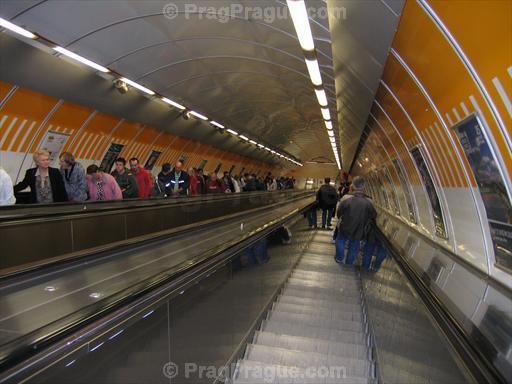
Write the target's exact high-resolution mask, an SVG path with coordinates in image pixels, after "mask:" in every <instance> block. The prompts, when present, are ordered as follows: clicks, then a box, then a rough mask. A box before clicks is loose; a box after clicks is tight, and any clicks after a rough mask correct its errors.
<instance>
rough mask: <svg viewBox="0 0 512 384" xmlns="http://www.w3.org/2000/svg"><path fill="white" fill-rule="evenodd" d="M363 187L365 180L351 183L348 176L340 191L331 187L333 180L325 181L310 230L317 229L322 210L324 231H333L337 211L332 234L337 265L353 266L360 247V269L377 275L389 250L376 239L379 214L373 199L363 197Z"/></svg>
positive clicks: (311, 212)
mask: <svg viewBox="0 0 512 384" xmlns="http://www.w3.org/2000/svg"><path fill="white" fill-rule="evenodd" d="M364 187H365V179H364V178H363V177H361V176H356V177H355V178H354V179H353V180H352V183H350V182H349V181H348V175H347V176H346V177H345V178H344V179H343V180H342V182H341V184H340V187H339V188H338V191H337V190H336V189H335V188H334V187H333V186H332V185H331V180H330V178H326V179H325V180H324V184H323V185H322V186H321V187H320V189H319V190H318V191H317V194H316V203H315V204H314V205H313V206H312V207H311V209H310V210H309V211H308V212H307V218H308V222H309V227H310V228H311V229H317V215H316V213H317V210H318V209H320V210H321V211H322V221H321V223H322V224H321V225H322V229H333V228H332V226H331V220H332V217H333V216H334V213H335V211H336V217H337V218H338V223H337V225H336V228H335V229H334V232H333V241H334V242H335V244H336V256H335V260H336V262H337V263H340V264H345V265H348V266H352V265H354V262H355V260H356V258H357V255H358V254H359V251H360V249H361V245H363V244H364V248H363V259H362V263H361V265H362V267H363V268H365V269H367V270H373V271H377V270H378V269H379V268H380V265H381V263H382V262H383V261H384V259H385V258H386V249H385V247H384V245H383V244H382V242H381V241H380V239H379V238H378V236H377V231H376V218H377V211H376V210H375V207H374V206H373V203H372V200H371V197H370V196H368V195H366V194H365V193H364ZM336 207H337V209H336ZM374 256H375V259H374V258H373V257H374Z"/></svg>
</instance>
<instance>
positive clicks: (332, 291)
mask: <svg viewBox="0 0 512 384" xmlns="http://www.w3.org/2000/svg"><path fill="white" fill-rule="evenodd" d="M365 313H366V312H365V310H364V308H363V300H362V295H361V280H360V276H359V273H358V271H357V270H355V269H353V268H348V267H344V266H340V265H338V264H336V263H335V261H334V245H333V244H331V243H330V232H327V231H324V232H322V231H317V233H316V234H315V235H314V237H313V241H312V243H311V244H310V245H309V248H308V249H306V250H305V252H304V253H303V255H302V257H301V259H300V260H299V263H298V264H297V266H296V267H295V268H294V270H293V271H292V272H291V274H290V276H289V277H288V280H287V282H286V284H285V285H284V286H283V288H282V290H281V294H280V295H279V297H278V298H277V299H276V301H275V302H274V304H273V305H272V307H271V309H270V311H269V312H268V313H267V315H266V318H265V319H264V320H263V322H262V324H261V327H260V329H259V331H257V332H256V334H255V336H254V339H253V340H252V343H250V344H249V345H248V346H247V348H246V351H245V355H244V358H243V359H242V360H240V361H239V362H238V365H237V371H236V372H235V375H234V377H233V382H234V383H236V384H259V383H262V384H263V383H264V384H268V383H271V384H284V383H289V384H299V383H304V384H306V383H307V384H316V383H322V384H328V383H341V384H349V383H350V384H363V383H364V384H366V383H373V382H375V374H374V371H375V367H374V362H373V359H372V357H371V349H370V335H369V330H368V329H369V327H368V324H367V320H366V316H365Z"/></svg>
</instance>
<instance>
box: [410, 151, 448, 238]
mask: <svg viewBox="0 0 512 384" xmlns="http://www.w3.org/2000/svg"><path fill="white" fill-rule="evenodd" d="M411 154H412V157H413V159H414V162H415V163H416V166H417V167H418V171H419V172H420V176H421V179H422V181H423V185H424V186H425V189H426V190H427V196H428V199H429V201H430V206H431V207H432V212H433V214H434V223H435V227H436V235H437V236H439V237H442V238H445V239H446V227H445V225H444V218H443V211H442V209H441V203H440V202H439V196H437V191H436V187H435V186H434V181H433V180H432V176H430V171H429V170H428V167H427V163H426V162H425V159H424V158H423V154H422V153H421V151H420V149H419V147H415V148H413V149H411Z"/></svg>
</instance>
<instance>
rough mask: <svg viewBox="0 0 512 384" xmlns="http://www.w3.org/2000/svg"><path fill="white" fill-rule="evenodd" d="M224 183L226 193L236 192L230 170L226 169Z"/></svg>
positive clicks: (223, 177)
mask: <svg viewBox="0 0 512 384" xmlns="http://www.w3.org/2000/svg"><path fill="white" fill-rule="evenodd" d="M221 181H222V184H224V188H225V190H224V192H226V193H234V192H235V186H234V185H233V182H232V181H231V176H230V175H229V172H228V171H224V175H223V176H222V180H221Z"/></svg>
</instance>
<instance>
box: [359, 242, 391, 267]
mask: <svg viewBox="0 0 512 384" xmlns="http://www.w3.org/2000/svg"><path fill="white" fill-rule="evenodd" d="M374 251H375V252H376V253H377V256H376V257H375V261H374V262H373V265H372V269H374V270H378V269H379V268H380V265H381V264H382V262H383V261H384V259H385V258H386V248H384V247H383V246H382V244H380V242H377V243H368V242H366V245H365V246H364V256H363V267H364V268H366V269H369V268H370V264H371V261H372V256H373V253H374Z"/></svg>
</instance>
